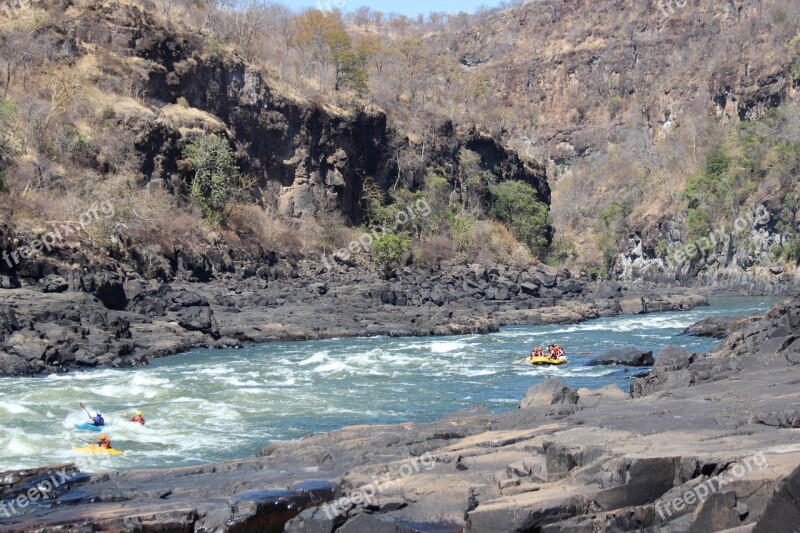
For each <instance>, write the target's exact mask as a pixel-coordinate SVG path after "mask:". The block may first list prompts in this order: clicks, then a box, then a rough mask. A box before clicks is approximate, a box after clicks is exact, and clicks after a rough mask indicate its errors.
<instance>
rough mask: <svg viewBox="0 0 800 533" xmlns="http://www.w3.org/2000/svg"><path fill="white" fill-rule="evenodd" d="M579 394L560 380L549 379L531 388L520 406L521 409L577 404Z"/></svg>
mask: <svg viewBox="0 0 800 533" xmlns="http://www.w3.org/2000/svg"><path fill="white" fill-rule="evenodd" d="M576 403H578V393H577V392H575V391H574V390H572V389H571V388H569V387H568V386H567V385H565V384H564V383H563V382H562V381H561V380H560V379H558V378H549V379H547V380H546V381H543V382H542V383H538V384H536V385H533V386H532V387H530V388H529V389H528V390H527V392H525V397H524V398H523V399H522V401H521V402H520V404H519V408H520V409H527V408H529V407H543V406H547V405H559V404H576Z"/></svg>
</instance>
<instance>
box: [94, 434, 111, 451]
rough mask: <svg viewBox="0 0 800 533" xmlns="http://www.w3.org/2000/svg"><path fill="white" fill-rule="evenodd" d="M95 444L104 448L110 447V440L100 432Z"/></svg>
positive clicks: (108, 448)
mask: <svg viewBox="0 0 800 533" xmlns="http://www.w3.org/2000/svg"><path fill="white" fill-rule="evenodd" d="M97 445H98V446H99V447H101V448H104V449H106V450H110V449H111V441H110V440H108V437H106V436H105V434H102V435H100V436H99V437H97Z"/></svg>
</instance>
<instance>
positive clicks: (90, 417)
mask: <svg viewBox="0 0 800 533" xmlns="http://www.w3.org/2000/svg"><path fill="white" fill-rule="evenodd" d="M81 409H83V410H84V411H86V416H88V417H89V419H90V420H94V418H92V415H90V414H89V410H88V409H86V406H85V405H83V402H81Z"/></svg>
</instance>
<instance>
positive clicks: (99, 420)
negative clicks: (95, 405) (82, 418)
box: [87, 411, 106, 427]
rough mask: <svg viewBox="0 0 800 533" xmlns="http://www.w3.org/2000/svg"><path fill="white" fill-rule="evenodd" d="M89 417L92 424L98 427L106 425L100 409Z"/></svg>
mask: <svg viewBox="0 0 800 533" xmlns="http://www.w3.org/2000/svg"><path fill="white" fill-rule="evenodd" d="M87 414H88V413H87ZM89 418H90V419H91V421H92V425H93V426H97V427H100V426H105V425H106V421H105V420H104V419H103V413H101V412H100V411H96V412H95V413H94V416H90V417H89Z"/></svg>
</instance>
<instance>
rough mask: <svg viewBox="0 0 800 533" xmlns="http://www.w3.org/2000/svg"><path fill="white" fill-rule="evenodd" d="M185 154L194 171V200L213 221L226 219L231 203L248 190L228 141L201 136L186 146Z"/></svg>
mask: <svg viewBox="0 0 800 533" xmlns="http://www.w3.org/2000/svg"><path fill="white" fill-rule="evenodd" d="M183 156H184V157H185V158H186V159H188V160H189V162H190V164H191V166H192V169H193V170H194V177H193V178H192V182H191V187H190V191H189V195H190V197H191V199H192V201H193V202H194V203H195V204H196V205H197V206H199V207H200V209H202V211H203V216H204V217H205V218H206V219H208V220H209V221H211V222H212V223H219V222H224V220H225V219H226V218H227V215H228V214H229V211H230V210H229V207H230V205H231V204H232V203H233V202H235V201H239V200H242V199H244V198H246V196H247V194H248V192H249V187H248V183H247V181H246V180H245V179H244V178H243V177H242V175H241V172H240V170H239V166H238V164H237V163H236V158H235V155H234V152H233V150H232V149H231V147H230V145H229V144H228V140H227V139H225V138H223V137H219V136H217V135H205V136H203V137H199V138H197V139H195V140H194V141H192V142H191V143H189V145H187V146H186V148H185V149H184V152H183Z"/></svg>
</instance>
